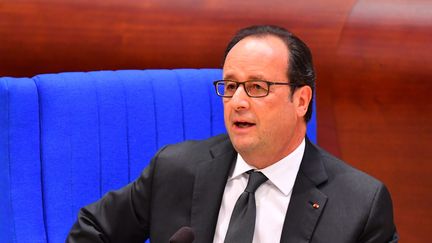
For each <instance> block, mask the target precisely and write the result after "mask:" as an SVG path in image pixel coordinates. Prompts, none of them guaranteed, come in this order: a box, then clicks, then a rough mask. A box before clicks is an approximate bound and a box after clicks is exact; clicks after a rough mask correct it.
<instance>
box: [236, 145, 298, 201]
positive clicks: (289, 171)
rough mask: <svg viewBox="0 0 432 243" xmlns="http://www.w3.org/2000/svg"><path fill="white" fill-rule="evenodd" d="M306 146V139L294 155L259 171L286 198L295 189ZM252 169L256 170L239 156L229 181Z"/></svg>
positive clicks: (291, 154)
mask: <svg viewBox="0 0 432 243" xmlns="http://www.w3.org/2000/svg"><path fill="white" fill-rule="evenodd" d="M305 144H306V143H305V139H303V141H302V142H301V143H300V145H299V146H298V147H297V148H296V149H295V150H294V151H293V152H292V153H290V154H289V155H287V156H286V157H284V158H282V159H281V160H279V161H278V162H276V163H274V164H272V165H270V166H268V167H266V168H264V169H261V170H259V171H261V172H262V173H263V174H264V175H265V176H266V177H267V178H268V179H269V181H270V182H271V183H272V184H273V185H275V186H276V187H277V188H278V189H279V190H280V191H281V192H282V193H283V194H284V195H285V196H288V195H289V194H290V193H291V191H292V189H293V187H294V182H295V179H296V177H297V173H298V171H299V168H300V164H301V161H302V159H303V154H304V150H305ZM252 169H255V170H256V168H255V167H253V166H251V165H249V164H248V163H246V161H245V160H244V159H243V157H241V155H240V154H238V155H237V160H236V163H235V166H234V169H233V171H232V173H231V176H230V177H229V178H228V180H233V179H235V178H237V177H239V176H243V175H244V173H245V172H247V171H249V170H252Z"/></svg>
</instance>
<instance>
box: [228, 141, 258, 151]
mask: <svg viewBox="0 0 432 243" xmlns="http://www.w3.org/2000/svg"><path fill="white" fill-rule="evenodd" d="M231 142H232V144H233V146H234V148H235V150H236V151H237V152H239V153H242V152H249V151H251V150H253V148H254V147H255V142H254V141H251V139H244V138H242V139H239V138H236V139H231Z"/></svg>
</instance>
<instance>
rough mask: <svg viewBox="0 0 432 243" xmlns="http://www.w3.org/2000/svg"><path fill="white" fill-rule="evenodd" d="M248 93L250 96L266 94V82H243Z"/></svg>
mask: <svg viewBox="0 0 432 243" xmlns="http://www.w3.org/2000/svg"><path fill="white" fill-rule="evenodd" d="M245 86H246V90H247V92H248V94H249V95H250V96H252V97H262V96H266V95H267V94H268V89H269V87H268V84H267V83H266V82H264V81H260V80H256V81H248V82H246V83H245Z"/></svg>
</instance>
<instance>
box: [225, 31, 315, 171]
mask: <svg viewBox="0 0 432 243" xmlns="http://www.w3.org/2000/svg"><path fill="white" fill-rule="evenodd" d="M287 68H288V50H287V47H286V45H285V44H284V42H283V41H282V40H280V39H279V38H277V37H275V36H265V37H253V36H252V37H246V38H245V39H243V40H241V41H240V42H238V43H237V44H236V45H235V46H234V47H233V48H232V49H231V50H230V52H229V53H228V55H227V57H226V60H225V63H224V67H223V76H224V79H229V80H235V81H239V82H244V81H246V80H251V79H260V80H267V81H274V82H287V83H288V82H289V81H288V78H287V75H286V74H287ZM296 93H297V92H296ZM299 102H300V103H301V101H300V99H299V98H298V97H297V96H296V95H293V99H292V100H291V99H290V88H289V86H287V85H272V86H271V87H270V93H269V95H268V96H266V97H262V98H251V97H249V96H248V95H247V94H246V92H245V90H244V87H243V86H242V85H241V86H239V87H238V89H237V91H236V92H235V94H234V96H233V97H232V98H223V104H224V119H225V126H226V128H227V131H228V134H229V136H230V139H231V141H232V143H233V145H234V147H235V149H236V150H237V152H239V153H240V154H241V155H242V156H243V157H244V158H245V160H246V161H247V162H248V163H251V162H249V161H252V160H254V161H258V162H259V161H260V160H269V162H265V163H274V162H276V161H278V160H280V159H281V158H283V157H285V156H286V155H288V154H289V153H290V152H292V150H293V149H295V147H296V146H297V145H298V144H297V143H300V141H301V139H303V137H304V132H305V123H304V121H303V117H302V116H303V115H304V112H303V111H300V108H299ZM303 105H304V104H303ZM306 107H307V105H306ZM301 109H304V108H303V107H301ZM299 111H300V112H299ZM303 127H304V128H303ZM302 133H303V134H302ZM248 157H249V158H248ZM248 159H249V160H248ZM259 163H261V162H259ZM251 164H253V165H255V166H257V164H256V163H255V162H252V163H251Z"/></svg>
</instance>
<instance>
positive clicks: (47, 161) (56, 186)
mask: <svg viewBox="0 0 432 243" xmlns="http://www.w3.org/2000/svg"><path fill="white" fill-rule="evenodd" d="M221 75H222V74H221V70H220V69H178V70H121V71H97V72H87V73H80V72H71V73H60V74H44V75H37V76H35V77H33V78H9V77H3V78H0V242H14V243H28V242H32V243H38V242H43V243H45V242H50V243H56V242H64V240H65V238H66V235H67V233H68V231H69V229H70V228H71V226H72V224H73V223H74V222H75V220H76V217H77V214H78V211H79V209H80V208H81V207H82V206H84V205H87V204H89V203H91V202H94V201H96V200H98V199H99V198H100V197H101V196H103V195H104V194H105V193H106V192H107V191H110V190H114V189H118V188H120V187H122V186H124V185H126V184H127V183H129V182H130V181H132V180H134V179H135V178H137V177H138V175H139V174H140V172H141V171H142V170H143V168H144V167H145V166H146V165H147V163H148V162H149V161H150V158H151V157H152V156H153V154H154V153H155V152H156V150H157V149H158V148H160V147H161V146H163V145H166V144H170V143H177V142H181V141H183V140H187V139H205V138H208V137H210V136H214V135H217V134H220V133H224V132H225V128H224V125H223V109H222V102H221V99H220V98H219V97H217V96H216V94H215V92H214V88H213V84H212V81H213V80H217V79H220V78H221ZM308 135H309V138H311V140H312V141H316V118H315V113H314V115H313V118H312V121H311V122H310V123H309V124H308Z"/></svg>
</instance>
